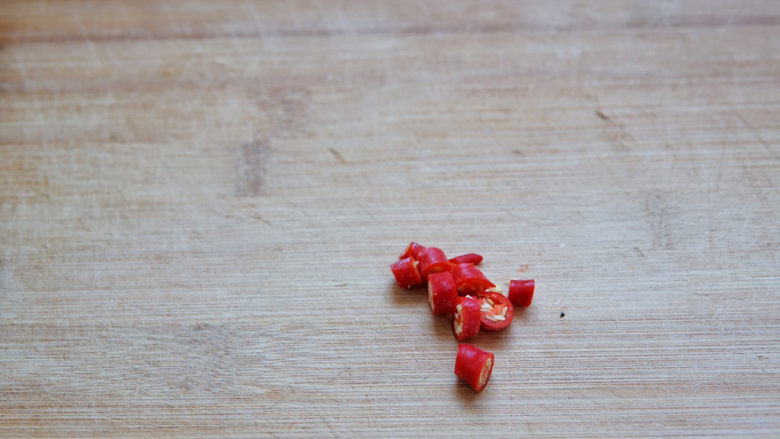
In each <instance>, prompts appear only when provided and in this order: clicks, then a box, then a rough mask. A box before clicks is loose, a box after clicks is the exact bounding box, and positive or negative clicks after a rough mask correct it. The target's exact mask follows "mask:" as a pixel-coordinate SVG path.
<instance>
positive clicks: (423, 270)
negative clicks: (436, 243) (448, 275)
mask: <svg viewBox="0 0 780 439" xmlns="http://www.w3.org/2000/svg"><path fill="white" fill-rule="evenodd" d="M418 261H419V262H420V274H422V278H423V280H425V279H427V278H428V275H429V274H433V273H438V272H440V271H448V270H449V269H450V267H451V266H452V264H450V261H448V260H447V256H446V255H445V254H444V252H443V251H442V250H441V249H440V248H436V247H428V248H426V249H425V250H423V251H421V252H420V253H419V258H418Z"/></svg>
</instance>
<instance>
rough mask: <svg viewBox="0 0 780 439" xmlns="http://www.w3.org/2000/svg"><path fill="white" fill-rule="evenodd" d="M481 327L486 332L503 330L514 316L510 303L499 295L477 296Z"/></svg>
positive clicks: (488, 293)
mask: <svg viewBox="0 0 780 439" xmlns="http://www.w3.org/2000/svg"><path fill="white" fill-rule="evenodd" d="M479 309H480V311H481V313H482V315H481V317H480V320H481V321H482V327H483V328H484V329H487V330H488V331H498V330H499V329H504V328H506V327H507V326H509V324H510V323H512V317H514V315H515V311H514V308H513V307H512V302H510V301H509V299H507V298H506V297H505V296H504V295H503V294H501V293H492V292H485V293H483V294H482V295H481V296H479Z"/></svg>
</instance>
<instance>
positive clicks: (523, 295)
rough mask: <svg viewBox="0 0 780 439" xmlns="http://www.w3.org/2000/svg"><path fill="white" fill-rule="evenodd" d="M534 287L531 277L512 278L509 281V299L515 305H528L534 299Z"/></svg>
mask: <svg viewBox="0 0 780 439" xmlns="http://www.w3.org/2000/svg"><path fill="white" fill-rule="evenodd" d="M535 287H536V283H535V282H534V280H533V279H529V280H520V279H512V280H510V281H509V294H508V296H509V300H510V301H511V302H512V303H514V304H515V305H517V306H522V307H527V306H530V305H531V301H532V300H533V299H534V288H535Z"/></svg>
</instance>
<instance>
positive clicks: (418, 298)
mask: <svg viewBox="0 0 780 439" xmlns="http://www.w3.org/2000/svg"><path fill="white" fill-rule="evenodd" d="M390 288H391V289H392V290H393V294H392V296H393V302H395V304H396V305H403V306H412V305H413V306H420V305H425V306H428V296H427V293H428V291H427V290H426V289H425V287H423V286H419V287H412V288H409V289H406V288H401V287H399V286H398V284H397V283H395V282H393V283H392V284H390Z"/></svg>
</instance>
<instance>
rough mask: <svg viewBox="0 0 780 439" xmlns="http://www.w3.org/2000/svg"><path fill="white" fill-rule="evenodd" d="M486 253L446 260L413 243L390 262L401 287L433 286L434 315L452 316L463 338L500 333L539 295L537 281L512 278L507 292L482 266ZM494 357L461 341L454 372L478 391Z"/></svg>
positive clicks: (437, 252)
mask: <svg viewBox="0 0 780 439" xmlns="http://www.w3.org/2000/svg"><path fill="white" fill-rule="evenodd" d="M481 262H482V256H481V255H478V254H476V253H467V254H463V255H460V256H456V257H454V258H449V259H448V258H447V256H446V255H445V253H444V251H443V250H442V249H440V248H437V247H425V246H423V245H420V244H418V243H416V242H411V243H409V245H408V246H407V247H406V249H405V250H404V252H403V253H402V254H401V255H400V256H399V258H398V261H397V262H395V263H394V264H392V265H391V266H390V270H391V271H392V272H393V276H395V281H396V283H398V286H399V287H401V288H413V287H417V286H422V285H424V284H426V283H427V284H428V302H429V303H430V305H431V312H432V313H433V314H434V315H446V316H451V319H452V333H453V334H454V335H455V338H456V339H457V340H458V341H462V340H466V339H468V338H471V337H473V336H475V335H477V334H479V331H480V330H487V331H498V330H501V329H504V328H506V327H507V326H509V324H510V323H512V317H513V316H514V307H515V306H520V307H528V306H530V305H531V301H532V300H533V296H534V288H535V283H534V281H533V280H521V279H510V280H509V282H507V285H508V286H509V291H508V293H507V295H506V296H505V295H503V294H502V291H501V289H500V288H498V287H496V285H495V284H494V283H493V282H491V281H490V280H489V279H488V278H487V276H485V275H484V274H483V273H482V270H480V269H479V267H477V265H479V264H480V263H481ZM494 358H495V356H494V355H493V354H492V353H490V352H487V351H484V350H482V349H480V348H478V347H476V346H473V345H470V344H466V343H461V344H459V345H458V353H457V356H456V358H455V375H456V376H458V378H460V379H462V380H463V381H465V382H467V383H468V384H469V385H470V386H471V387H472V388H473V389H474V390H476V391H477V392H479V391H481V390H482V389H484V388H485V386H486V385H487V382H488V380H489V379H490V374H491V373H492V371H493V362H494Z"/></svg>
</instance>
